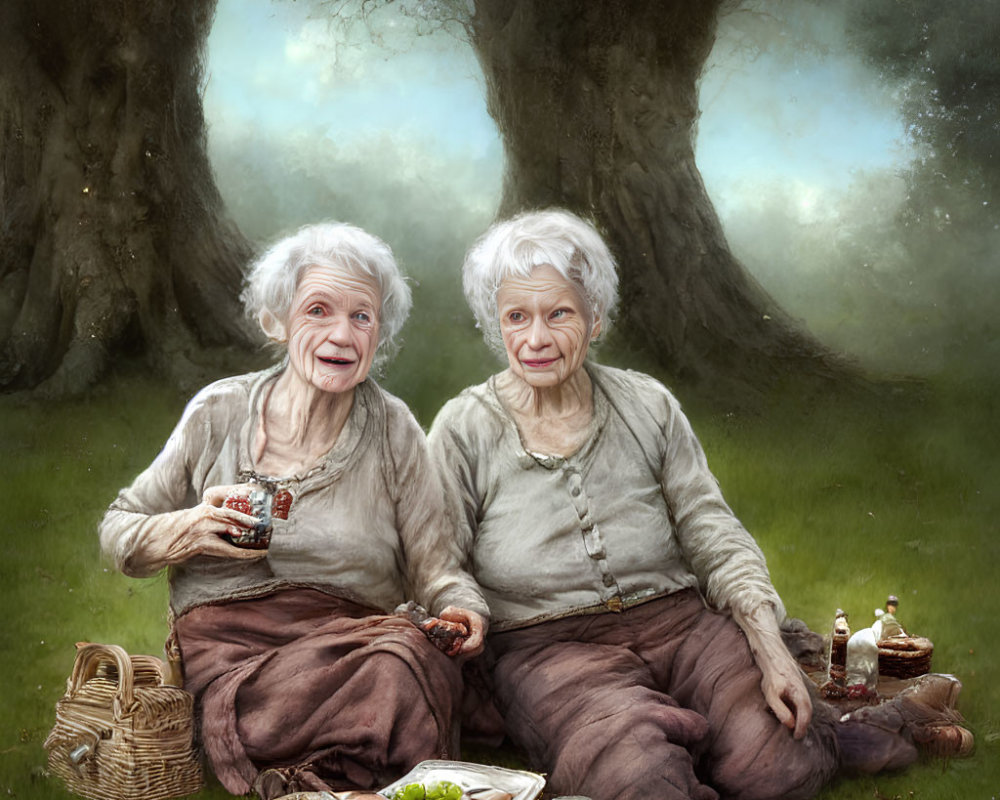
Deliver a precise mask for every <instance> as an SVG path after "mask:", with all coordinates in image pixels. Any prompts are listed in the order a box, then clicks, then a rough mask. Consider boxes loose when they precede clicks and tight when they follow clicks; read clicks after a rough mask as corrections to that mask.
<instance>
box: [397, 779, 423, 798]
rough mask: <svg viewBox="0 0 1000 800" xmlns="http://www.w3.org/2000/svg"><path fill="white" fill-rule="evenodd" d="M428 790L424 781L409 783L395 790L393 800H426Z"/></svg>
mask: <svg viewBox="0 0 1000 800" xmlns="http://www.w3.org/2000/svg"><path fill="white" fill-rule="evenodd" d="M426 799H427V792H426V790H425V789H424V785H423V784H422V783H408V784H406V786H403V787H401V788H399V789H397V790H396V791H395V792H393V795H392V800H426Z"/></svg>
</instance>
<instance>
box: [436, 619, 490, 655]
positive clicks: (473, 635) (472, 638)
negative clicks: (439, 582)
mask: <svg viewBox="0 0 1000 800" xmlns="http://www.w3.org/2000/svg"><path fill="white" fill-rule="evenodd" d="M438 617H440V618H441V619H443V620H446V621H448V622H458V623H460V624H461V625H464V626H465V628H466V630H467V631H468V632H469V635H468V636H467V637H466V638H465V641H463V642H462V647H461V648H460V649H459V651H458V653H457V655H461V656H464V657H466V658H472V657H473V656H477V655H479V654H480V653H481V652H483V646H484V645H485V644H486V620H485V619H483V617H482V616H481V615H480V614H477V613H476V612H475V611H470V610H469V609H467V608H458V607H457V606H448V607H447V608H446V609H444V610H443V611H442V612H441V613H440V614H438Z"/></svg>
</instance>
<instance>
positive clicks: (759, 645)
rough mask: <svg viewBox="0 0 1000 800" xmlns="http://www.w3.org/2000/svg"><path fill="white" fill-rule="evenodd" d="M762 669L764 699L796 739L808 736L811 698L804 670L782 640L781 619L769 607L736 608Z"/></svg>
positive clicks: (751, 648) (734, 617)
mask: <svg viewBox="0 0 1000 800" xmlns="http://www.w3.org/2000/svg"><path fill="white" fill-rule="evenodd" d="M733 619H735V620H736V623H737V624H738V625H739V626H740V627H741V628H742V629H743V632H744V633H745V634H746V637H747V641H748V642H749V644H750V650H751V651H752V652H753V655H754V659H755V660H756V661H757V666H758V667H759V668H760V671H761V675H762V678H761V682H760V687H761V690H762V691H763V693H764V700H765V701H766V702H767V705H768V706H769V707H770V709H771V710H772V711H773V712H774V715H775V716H776V717H777V718H778V721H779V722H781V724H782V725H784V726H785V727H786V728H788V729H790V730H791V731H792V735H793V736H794V737H795V738H796V739H801V738H802V737H803V736H805V735H806V730H807V729H808V727H809V723H810V721H811V720H812V699H811V698H810V697H809V692H808V691H807V690H806V687H805V683H804V682H803V680H802V671H801V670H800V669H799V665H798V664H797V663H796V662H795V659H794V658H792V655H791V653H789V652H788V648H787V647H785V643H784V642H783V641H782V639H781V631H780V630H779V629H778V621H777V620H776V619H775V617H774V610H773V609H772V608H771V607H770V606H765V607H761V608H757V609H755V610H754V611H753V612H752V613H750V614H742V613H739V612H737V611H733Z"/></svg>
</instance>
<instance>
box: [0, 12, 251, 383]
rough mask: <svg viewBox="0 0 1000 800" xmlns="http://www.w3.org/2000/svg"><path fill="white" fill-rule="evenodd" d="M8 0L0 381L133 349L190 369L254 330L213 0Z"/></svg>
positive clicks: (33, 378) (2, 82) (55, 373)
mask: <svg viewBox="0 0 1000 800" xmlns="http://www.w3.org/2000/svg"><path fill="white" fill-rule="evenodd" d="M0 6H2V8H0V136H2V144H0V200H2V204H3V205H2V229H0V348H2V349H0V388H3V389H4V390H7V391H11V390H20V389H31V388H35V389H37V390H39V391H41V392H47V393H52V394H65V393H74V392H77V391H80V390H82V389H83V388H85V387H86V386H88V385H89V384H91V383H92V382H93V381H94V380H96V379H97V378H98V377H99V376H100V374H101V372H102V371H103V370H104V368H105V366H106V365H107V363H108V362H109V360H110V359H111V358H112V357H113V356H115V355H116V354H117V353H119V352H121V351H122V350H123V349H124V350H130V351H134V352H145V353H147V354H148V356H149V357H150V363H151V365H152V366H153V367H154V368H156V369H158V370H159V371H160V372H161V373H163V374H165V375H167V376H173V377H178V378H179V377H181V376H184V375H189V376H190V375H191V372H192V371H194V372H196V373H200V372H201V371H202V370H209V371H210V370H211V367H209V366H208V362H210V361H211V360H212V358H213V356H214V357H216V360H217V359H218V357H220V356H223V355H224V353H225V352H226V348H227V347H230V348H231V347H232V346H234V345H235V346H237V347H239V348H246V349H249V348H250V347H254V346H256V343H257V338H256V333H255V331H254V330H253V327H252V326H251V325H250V324H249V323H248V322H247V321H246V320H245V319H244V317H243V314H242V311H241V309H240V306H239V300H238V293H239V288H240V282H241V279H242V270H243V267H244V265H245V263H246V261H247V259H248V257H249V256H250V246H249V243H248V242H247V241H246V240H245V239H244V238H243V236H242V235H241V234H240V233H239V231H238V230H237V229H236V228H235V226H234V225H233V224H232V223H231V222H230V221H229V220H228V219H227V218H225V217H224V216H223V213H222V210H221V209H222V201H221V198H220V196H219V194H218V191H217V189H216V186H215V181H214V177H213V175H212V172H211V168H210V166H209V162H208V157H207V153H206V137H205V128H204V118H203V116H202V99H201V80H202V64H201V52H202V48H203V46H204V43H205V41H206V38H207V36H208V33H209V30H210V26H211V22H212V16H213V13H214V8H215V0H157V2H148V3H147V2H135V1H133V0H89V2H84V0H5V1H4V2H3V3H2V4H0Z"/></svg>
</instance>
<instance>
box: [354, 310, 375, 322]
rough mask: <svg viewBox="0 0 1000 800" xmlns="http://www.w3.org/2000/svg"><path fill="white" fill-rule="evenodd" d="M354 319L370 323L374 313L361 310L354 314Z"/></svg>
mask: <svg viewBox="0 0 1000 800" xmlns="http://www.w3.org/2000/svg"><path fill="white" fill-rule="evenodd" d="M354 319H356V320H357V321H358V322H365V323H368V322H371V321H372V315H371V314H369V313H368V312H367V311H359V312H358V313H356V314H355V315H354Z"/></svg>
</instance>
